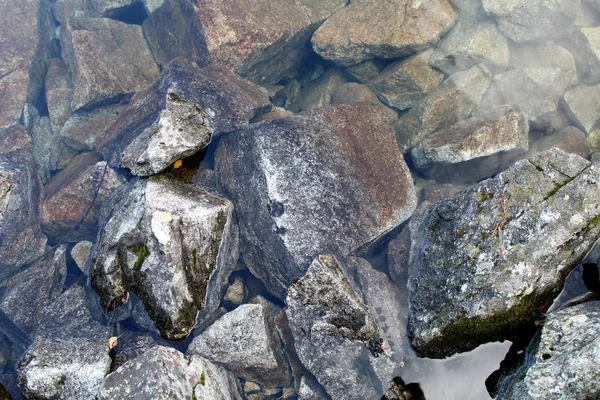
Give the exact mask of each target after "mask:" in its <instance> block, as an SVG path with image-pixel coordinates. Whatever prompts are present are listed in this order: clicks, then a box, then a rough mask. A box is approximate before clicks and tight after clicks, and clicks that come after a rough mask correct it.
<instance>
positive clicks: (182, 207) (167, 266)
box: [92, 176, 238, 339]
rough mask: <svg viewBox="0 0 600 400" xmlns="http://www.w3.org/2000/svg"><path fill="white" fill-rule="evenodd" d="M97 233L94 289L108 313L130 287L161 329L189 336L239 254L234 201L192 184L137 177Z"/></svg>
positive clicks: (173, 336) (215, 300)
mask: <svg viewBox="0 0 600 400" xmlns="http://www.w3.org/2000/svg"><path fill="white" fill-rule="evenodd" d="M115 210H116V211H115V212H114V214H113V215H112V216H111V217H110V220H109V221H108V222H107V224H106V225H105V226H104V228H103V229H102V231H101V233H100V234H99V240H98V245H97V247H96V250H95V252H94V255H93V256H92V287H93V288H94V289H95V290H96V292H98V294H100V302H101V304H102V307H103V308H104V310H105V311H106V312H110V311H113V310H114V309H116V308H117V307H118V306H120V305H121V304H123V303H124V301H125V299H126V295H127V292H128V291H132V292H134V293H135V294H136V295H137V296H138V297H139V298H140V300H142V302H143V303H144V305H145V307H146V311H147V312H148V314H149V315H150V317H151V318H152V319H153V321H154V323H155V325H156V327H157V328H158V329H159V330H160V333H161V335H163V336H164V337H165V338H168V339H181V338H184V337H186V336H187V335H188V334H189V332H190V331H191V329H192V328H193V327H194V325H195V324H196V318H197V314H198V312H199V311H201V316H200V317H199V321H200V322H201V321H203V320H204V319H206V318H208V317H209V316H210V314H211V313H212V312H214V311H215V310H216V309H217V307H218V306H219V303H220V300H221V296H222V295H223V292H224V290H225V287H226V286H227V283H228V282H227V278H228V277H229V274H230V273H231V272H232V271H233V269H234V268H235V262H236V260H237V258H238V242H237V229H236V227H235V225H234V221H233V217H232V213H233V206H232V204H231V203H230V202H229V201H228V200H226V199H224V198H222V197H219V196H217V195H215V194H212V193H210V192H207V191H206V190H204V189H201V188H198V187H196V186H194V185H192V184H189V183H185V182H182V181H178V180H175V179H173V178H169V177H167V176H157V177H152V178H149V179H140V180H138V181H137V183H135V184H134V185H133V187H132V188H131V191H130V192H129V193H128V194H127V195H125V196H124V198H123V199H122V201H121V204H120V206H119V207H116V208H115Z"/></svg>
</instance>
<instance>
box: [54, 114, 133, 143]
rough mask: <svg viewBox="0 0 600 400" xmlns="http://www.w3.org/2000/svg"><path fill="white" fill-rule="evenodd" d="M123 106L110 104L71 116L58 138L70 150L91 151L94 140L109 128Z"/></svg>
mask: <svg viewBox="0 0 600 400" xmlns="http://www.w3.org/2000/svg"><path fill="white" fill-rule="evenodd" d="M123 109H124V106H120V105H118V104H110V105H107V106H104V107H97V108H94V109H93V110H89V111H82V110H80V111H78V112H76V113H74V114H73V115H71V117H70V118H69V119H68V120H67V121H66V122H65V124H64V126H63V127H62V129H61V130H60V132H59V136H60V138H61V139H62V140H63V142H65V144H66V145H67V146H69V147H71V148H72V149H75V150H80V151H89V150H93V149H94V147H95V145H96V138H97V137H98V136H99V135H101V134H102V133H103V132H104V131H105V130H106V129H107V127H109V126H110V125H111V124H112V123H113V122H114V121H115V120H116V119H117V117H118V116H119V114H120V113H121V112H122V111H123Z"/></svg>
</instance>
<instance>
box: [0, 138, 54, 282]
mask: <svg viewBox="0 0 600 400" xmlns="http://www.w3.org/2000/svg"><path fill="white" fill-rule="evenodd" d="M41 190H42V182H41V181H40V178H39V176H38V174H37V171H36V167H35V161H34V159H33V145H32V143H31V139H30V137H29V135H28V134H27V131H26V130H25V129H23V128H22V127H20V126H15V127H12V128H9V129H4V130H0V266H1V268H0V281H3V280H4V278H6V277H8V276H10V275H11V274H12V272H14V271H15V269H16V268H17V267H20V266H21V265H22V264H25V263H26V262H27V261H28V260H32V259H34V258H35V257H37V256H39V255H41V254H42V253H43V252H44V250H45V246H46V237H45V236H43V235H42V232H41V229H40V216H39V213H40V207H41Z"/></svg>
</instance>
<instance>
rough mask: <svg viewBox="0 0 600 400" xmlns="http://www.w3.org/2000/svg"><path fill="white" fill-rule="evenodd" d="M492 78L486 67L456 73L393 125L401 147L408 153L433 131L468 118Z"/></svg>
mask: <svg viewBox="0 0 600 400" xmlns="http://www.w3.org/2000/svg"><path fill="white" fill-rule="evenodd" d="M491 81H492V75H491V73H490V71H489V70H488V69H487V68H486V67H485V66H476V67H473V68H471V69H469V70H467V71H461V72H457V73H455V74H454V75H452V76H451V77H450V78H448V79H447V80H446V81H444V83H442V84H441V85H440V86H438V87H437V88H436V89H435V90H433V91H432V92H431V93H429V94H428V95H427V96H426V97H424V98H423V99H422V100H420V101H419V102H418V103H417V104H415V106H413V107H412V108H411V109H410V111H409V112H408V113H407V114H405V115H404V116H403V117H401V118H400V119H399V120H398V122H396V124H395V125H394V128H395V130H396V139H397V141H398V145H399V146H400V148H401V150H402V151H405V152H406V151H407V150H409V149H411V148H412V147H414V146H415V145H417V144H419V143H420V142H421V141H422V140H423V139H424V138H426V137H427V136H429V135H430V134H432V133H433V132H435V131H438V130H440V129H445V128H447V127H450V126H452V125H453V124H455V123H456V122H458V121H461V120H463V119H465V118H467V117H469V116H470V115H471V113H472V112H473V110H474V109H475V107H476V106H477V104H479V101H480V100H481V98H482V96H483V94H484V93H485V92H486V90H487V89H488V87H489V85H490V83H491Z"/></svg>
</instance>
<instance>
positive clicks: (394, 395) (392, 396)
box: [381, 377, 414, 400]
mask: <svg viewBox="0 0 600 400" xmlns="http://www.w3.org/2000/svg"><path fill="white" fill-rule="evenodd" d="M381 399H382V400H413V399H414V397H413V395H412V393H411V392H410V390H409V389H408V388H407V387H406V384H405V383H404V381H403V380H402V378H400V377H398V378H395V379H394V380H393V382H392V386H391V387H390V388H389V389H388V390H387V392H385V394H384V395H383V397H382V398H381Z"/></svg>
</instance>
